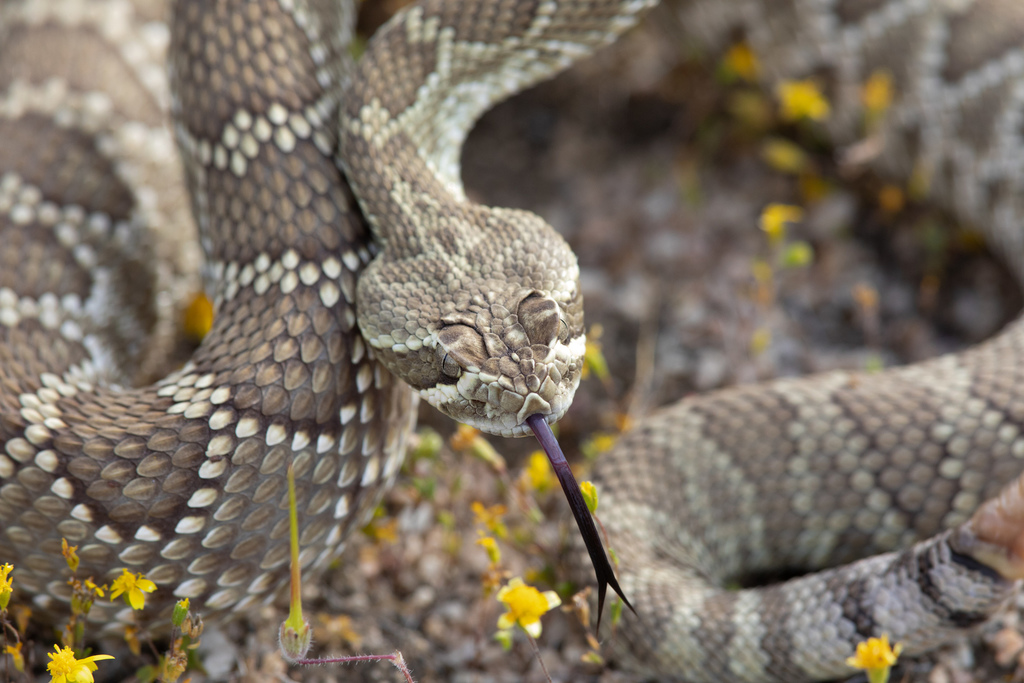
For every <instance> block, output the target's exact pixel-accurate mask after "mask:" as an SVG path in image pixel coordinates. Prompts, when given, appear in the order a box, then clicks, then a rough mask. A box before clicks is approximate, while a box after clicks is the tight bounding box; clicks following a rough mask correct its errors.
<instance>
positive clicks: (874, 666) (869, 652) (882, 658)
mask: <svg viewBox="0 0 1024 683" xmlns="http://www.w3.org/2000/svg"><path fill="white" fill-rule="evenodd" d="M902 651H903V645H901V644H900V643H896V645H895V646H893V647H890V646H889V634H887V633H883V634H882V637H881V638H868V639H867V640H864V641H861V642H860V643H857V654H856V655H854V656H853V657H849V658H847V660H846V663H847V665H849V666H852V667H853V668H855V669H862V670H863V671H865V672H866V673H867V676H868V681H870V683H886V681H888V680H889V669H891V668H892V666H893V664H895V663H896V659H897V658H898V657H899V656H900V652H902Z"/></svg>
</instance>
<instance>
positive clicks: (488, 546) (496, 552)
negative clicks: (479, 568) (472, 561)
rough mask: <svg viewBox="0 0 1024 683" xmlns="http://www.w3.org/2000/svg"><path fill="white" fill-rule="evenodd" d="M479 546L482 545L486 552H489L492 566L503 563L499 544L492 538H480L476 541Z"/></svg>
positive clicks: (488, 556)
mask: <svg viewBox="0 0 1024 683" xmlns="http://www.w3.org/2000/svg"><path fill="white" fill-rule="evenodd" d="M476 544H477V545H482V546H483V547H484V550H486V551H487V558H488V559H489V560H490V561H491V564H498V563H499V562H501V550H500V549H499V548H498V542H497V541H495V540H494V538H493V537H491V536H484V537H482V538H478V539H477V541H476Z"/></svg>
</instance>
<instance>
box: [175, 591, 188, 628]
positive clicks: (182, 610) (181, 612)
mask: <svg viewBox="0 0 1024 683" xmlns="http://www.w3.org/2000/svg"><path fill="white" fill-rule="evenodd" d="M188 605H189V602H188V598H182V599H181V600H178V602H176V603H174V611H173V612H172V613H171V623H172V624H174V625H175V626H177V627H178V628H181V625H182V624H183V623H185V617H187V616H188Z"/></svg>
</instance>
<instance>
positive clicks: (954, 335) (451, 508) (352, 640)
mask: <svg viewBox="0 0 1024 683" xmlns="http://www.w3.org/2000/svg"><path fill="white" fill-rule="evenodd" d="M716 60H717V57H716V56H715V55H705V56H704V62H703V64H702V63H701V62H700V60H683V59H682V58H681V57H680V50H679V49H678V46H677V45H675V44H674V43H673V41H672V37H671V35H670V34H669V33H668V32H667V31H665V30H664V27H663V22H661V21H659V20H658V15H655V17H654V21H647V22H646V23H645V24H644V26H643V27H641V28H640V29H639V30H638V31H635V32H633V33H631V34H630V35H629V36H628V37H627V38H626V39H625V40H624V41H622V42H621V43H620V44H618V45H616V46H614V47H612V48H611V49H608V50H606V51H604V52H603V53H601V54H600V55H598V56H597V57H596V58H593V59H590V60H588V61H586V62H585V63H583V64H581V65H579V66H577V67H575V68H574V69H572V70H571V71H570V72H568V73H566V74H564V75H563V76H560V77H559V78H557V79H555V80H554V81H552V82H549V83H546V84H543V85H540V86H538V87H536V88H534V89H532V90H530V91H528V92H526V93H523V94H521V95H519V96H517V97H515V98H513V99H512V100H511V101H509V102H507V103H505V104H503V105H501V106H499V107H497V108H496V109H495V110H493V111H492V112H490V113H489V114H487V115H486V116H485V117H484V119H483V120H482V121H481V122H480V124H479V125H478V126H477V128H476V129H475V130H474V132H473V134H472V136H471V138H470V140H469V143H468V145H467V148H466V151H465V154H464V159H463V177H464V178H465V182H466V186H467V191H468V193H469V195H470V196H471V197H472V198H473V199H476V200H478V201H482V202H484V203H487V204H491V205H498V206H512V207H522V208H527V209H530V210H532V211H534V212H536V213H538V214H539V215H541V216H543V217H544V218H545V219H547V220H548V221H549V222H550V223H551V224H552V225H553V226H554V227H555V228H556V229H557V230H558V231H559V232H561V233H562V234H563V235H564V236H565V237H566V239H567V240H568V241H569V242H570V244H571V245H572V247H573V248H574V249H575V251H576V253H577V255H578V256H579V260H580V266H581V269H582V283H583V291H584V297H585V302H586V315H587V325H588V327H589V328H590V330H591V332H592V337H596V334H595V333H596V331H597V330H598V329H600V330H601V332H600V337H599V342H600V345H601V347H602V349H603V353H604V357H605V358H606V360H607V365H608V368H609V374H608V377H607V379H606V380H604V381H602V380H601V379H599V378H597V377H594V376H591V377H590V378H589V379H587V380H585V381H584V382H583V383H582V385H581V387H580V389H579V391H578V393H577V397H576V400H575V403H574V405H573V407H572V409H571V410H570V411H569V413H568V414H567V415H566V417H565V418H564V420H563V421H562V422H561V424H560V437H559V438H560V441H561V443H562V446H563V448H564V449H565V450H566V452H567V455H568V457H569V459H570V461H576V462H582V460H584V458H583V457H582V456H581V452H582V451H584V450H587V448H592V447H593V444H594V437H595V435H600V434H603V433H609V434H610V433H614V432H616V431H617V430H618V429H619V428H620V427H621V426H622V424H623V422H624V421H625V419H626V418H627V417H628V419H631V420H637V419H641V418H642V417H643V416H644V415H645V414H646V413H648V412H650V411H651V410H652V409H653V408H655V407H657V406H661V405H665V404H667V403H670V402H672V401H675V400H678V399H679V398H681V397H683V396H685V395H687V394H689V393H692V392H704V391H708V390H712V389H715V388H717V387H722V386H726V385H730V384H734V383H738V382H753V381H758V380H763V379H766V378H771V377H776V376H784V375H797V374H807V373H811V372H816V371H821V370H828V369H833V368H865V367H877V366H889V365H895V364H901V363H906V362H912V361H915V360H918V359H922V358H926V357H930V356H934V355H936V354H938V353H942V352H946V351H951V350H956V349H959V348H963V347H964V346H966V345H969V344H971V343H973V342H975V341H978V340H980V339H983V338H985V337H987V336H989V335H991V334H992V333H993V332H994V331H996V330H998V329H999V328H1000V327H1001V326H1002V325H1003V324H1005V323H1006V322H1007V321H1008V320H1009V319H1011V318H1012V317H1013V315H1015V313H1016V311H1017V310H1018V308H1019V306H1020V294H1019V292H1018V290H1017V288H1016V285H1015V284H1014V283H1013V280H1012V279H1011V277H1010V276H1009V275H1008V273H1007V272H1006V270H1005V269H1004V268H1002V266H1000V265H999V264H998V262H997V261H996V260H995V259H994V258H993V257H992V256H991V255H990V254H989V253H988V252H987V251H985V249H984V247H983V245H981V244H980V243H979V241H978V240H977V239H976V238H975V237H974V236H973V233H971V232H969V231H963V230H959V231H958V230H957V226H955V224H954V223H953V222H951V221H950V220H949V219H948V218H946V217H944V216H942V215H941V214H939V213H937V212H935V211H932V210H929V209H928V208H927V207H922V206H917V205H914V204H913V203H909V204H908V205H906V206H904V207H903V208H901V209H900V210H898V211H892V210H887V209H886V208H884V207H880V205H879V202H878V193H879V190H880V188H881V187H882V186H881V184H880V183H879V182H878V181H876V180H874V179H871V178H866V177H859V178H856V179H853V180H850V179H849V178H846V177H845V175H844V174H843V173H841V171H840V170H839V169H838V168H837V166H836V164H835V162H834V158H835V154H834V151H833V150H830V149H827V148H822V147H820V146H812V147H811V148H810V149H808V150H807V154H808V155H809V157H810V159H811V164H812V167H813V169H814V176H815V177H816V178H818V179H819V180H821V182H822V185H821V187H822V188H823V190H822V191H821V192H820V195H821V196H820V197H818V198H817V199H815V200H814V201H810V202H809V201H807V195H806V187H805V186H803V185H802V183H801V181H800V180H799V179H798V178H797V177H796V176H794V175H792V174H787V173H783V172H780V171H778V170H775V169H773V168H772V167H771V165H769V164H768V163H766V162H765V161H764V159H763V156H762V150H763V148H764V144H765V141H766V140H767V139H768V138H770V137H775V136H781V137H782V138H784V139H789V140H793V141H796V142H802V140H801V136H800V134H799V131H793V130H790V129H787V128H785V127H783V126H769V127H768V129H767V130H765V131H757V132H752V131H750V130H748V129H746V128H745V127H744V124H743V123H742V122H741V121H739V120H738V119H737V117H736V116H735V115H734V113H732V112H733V108H732V104H733V103H735V101H736V99H735V98H736V93H737V92H747V91H746V90H744V89H743V88H742V86H736V85H727V84H724V83H723V82H722V79H721V78H720V77H717V76H716V75H715V72H714V69H713V68H712V69H709V68H707V64H708V63H710V64H711V65H714V64H715V63H716ZM751 92H755V93H756V92H757V91H753V90H752V89H751ZM765 97H766V102H768V103H769V104H771V99H770V97H768V96H765ZM770 203H786V204H796V205H801V206H804V207H805V216H804V220H802V221H801V222H799V223H798V224H796V225H794V226H793V228H792V230H791V231H790V233H789V234H788V235H787V237H786V238H785V242H784V245H783V246H782V247H778V246H776V247H772V246H771V245H770V244H769V241H768V238H767V237H766V235H765V233H764V232H763V231H761V230H759V228H758V216H759V215H760V214H761V212H762V210H763V209H764V207H765V206H767V205H768V204H770ZM890 209H891V207H890ZM798 241H802V242H806V243H807V244H808V245H810V248H811V252H812V254H813V258H812V259H811V260H810V262H809V263H807V264H805V265H795V266H791V267H782V266H777V267H774V268H773V270H772V273H771V278H770V280H769V281H765V279H764V278H763V277H762V279H761V280H758V278H757V277H755V274H754V273H755V270H756V268H755V267H754V265H753V264H755V263H756V262H757V261H758V260H762V261H765V262H767V263H773V262H774V261H775V260H776V259H778V258H779V253H780V250H783V249H786V248H788V247H787V246H786V245H790V244H792V243H795V242H798ZM872 292H873V293H874V294H872ZM872 297H873V298H874V300H875V303H874V304H872ZM421 425H422V427H423V428H424V429H429V430H433V431H436V432H437V433H439V434H441V435H442V436H443V437H444V438H445V439H447V438H448V437H449V436H450V435H451V434H452V433H453V431H454V426H453V425H452V424H451V423H450V421H448V420H447V419H446V418H443V417H442V416H440V415H439V414H437V413H436V412H434V411H433V409H432V408H429V407H424V408H423V409H422V411H421ZM598 442H599V441H598ZM491 443H492V444H493V446H494V447H495V448H496V449H497V450H498V451H499V452H500V453H501V454H502V455H503V456H504V457H505V459H506V461H507V463H508V475H507V477H506V478H505V479H502V477H500V476H498V475H497V474H496V473H495V471H494V469H493V468H491V467H489V466H488V465H486V464H484V463H483V462H481V461H479V460H476V459H473V458H472V457H470V456H468V455H466V454H456V453H454V452H452V450H451V449H450V448H448V447H447V446H446V447H445V448H444V449H442V451H441V452H440V453H439V454H438V455H436V456H433V457H424V458H420V459H418V460H415V461H414V462H410V464H409V465H408V466H407V468H406V471H405V472H404V473H403V475H402V476H401V478H400V480H399V482H398V484H397V486H396V487H395V489H394V490H393V491H392V492H391V493H390V494H389V495H388V496H387V498H386V500H385V504H384V506H383V507H384V510H385V512H386V515H387V516H386V517H385V518H382V519H380V520H378V522H377V523H376V525H375V528H376V529H377V533H376V534H375V535H376V538H373V537H371V536H365V535H360V536H359V537H358V538H356V539H354V540H353V541H352V543H351V544H350V547H349V549H348V551H347V552H346V554H345V555H344V557H342V558H341V559H340V560H339V561H338V565H337V568H336V569H335V570H333V571H332V572H331V573H330V574H329V575H328V576H327V577H326V578H325V579H324V581H323V582H321V583H319V584H317V585H308V586H306V595H305V598H306V603H307V606H308V607H307V609H309V610H311V611H312V613H313V617H312V620H313V622H314V623H315V624H317V625H318V629H317V635H316V641H315V645H314V648H313V654H315V655H318V656H324V655H329V654H346V653H347V654H353V653H366V652H375V653H387V652H391V651H393V650H395V649H399V650H401V651H402V653H403V654H404V656H405V658H406V659H407V660H408V662H409V665H410V667H411V669H412V672H413V675H414V676H415V679H416V680H417V681H419V682H420V683H425V682H428V681H453V682H455V683H471V682H478V683H490V682H494V683H499V682H506V681H508V682H511V681H529V682H536V681H543V680H545V678H544V675H543V673H542V671H541V667H540V664H539V663H538V661H537V658H536V657H535V655H534V653H533V651H532V650H531V648H530V647H529V645H528V643H527V642H526V641H525V639H523V638H521V637H518V638H516V640H515V642H514V644H513V646H512V649H511V651H508V652H506V651H505V650H504V649H503V648H502V647H501V646H500V645H499V644H498V643H497V642H495V640H494V639H493V635H494V633H495V631H496V625H495V624H496V620H497V618H498V616H499V615H500V614H501V612H502V609H501V605H500V604H499V603H498V602H497V601H496V600H495V598H494V596H493V594H490V595H488V594H486V593H485V588H484V584H485V577H486V575H487V572H488V558H487V555H486V553H485V551H484V548H482V547H481V546H480V545H478V544H477V543H476V541H477V539H478V537H479V536H478V530H479V529H480V528H481V525H480V524H479V523H478V521H477V517H476V516H475V515H474V513H473V511H472V509H471V506H472V504H473V503H474V502H477V501H479V502H481V503H482V504H483V505H485V506H488V507H490V506H494V505H506V506H507V507H508V510H509V512H508V513H507V514H506V515H505V516H504V518H503V520H504V522H505V524H506V526H507V527H508V535H507V538H505V539H499V546H500V548H501V551H502V568H503V569H504V570H506V571H507V572H508V573H509V575H510V576H513V575H522V576H527V577H529V578H531V580H532V581H534V582H535V583H537V584H538V585H541V586H542V587H543V588H545V589H546V588H553V587H561V583H562V582H561V580H560V579H559V578H558V577H559V566H558V561H559V556H560V553H562V552H563V548H564V546H565V539H566V536H567V534H569V533H575V530H574V528H572V527H571V524H572V522H571V519H570V518H569V517H568V515H567V508H566V505H565V502H564V499H563V498H562V496H561V494H560V492H558V491H557V490H556V491H552V492H547V493H543V494H537V496H536V501H537V504H538V505H539V508H540V510H541V511H542V513H543V519H541V520H540V521H537V520H536V519H535V518H531V516H530V515H529V514H528V513H527V512H525V511H524V510H523V508H522V506H521V505H520V504H519V503H518V502H517V501H516V499H515V497H514V496H513V495H512V494H510V492H509V489H508V486H507V485H506V484H507V483H508V482H509V481H515V480H517V479H518V478H519V477H520V473H521V471H522V469H523V467H524V464H525V463H526V458H527V456H528V455H529V454H530V452H531V451H532V450H533V449H534V445H533V442H532V440H521V441H517V442H512V441H503V440H500V439H494V440H492V441H491ZM584 476H585V475H584ZM392 532H393V536H392V535H391V534H392ZM281 618H282V613H281V612H275V611H273V610H267V612H266V613H264V614H262V615H259V616H258V617H256V618H254V619H253V620H252V622H251V623H248V624H236V625H232V626H228V627H225V628H222V629H218V630H213V629H211V630H210V631H208V633H207V634H206V635H205V637H204V639H203V646H202V648H201V650H200V652H201V656H202V659H203V661H204V663H205V666H206V669H207V671H208V677H209V678H210V679H220V678H233V679H236V680H242V681H273V680H277V681H285V680H303V681H324V682H327V681H399V680H402V678H401V675H400V674H399V673H398V672H397V671H396V670H395V669H394V668H392V667H390V666H389V665H387V664H386V663H377V664H367V663H363V664H358V665H346V666H337V665H329V666H322V667H316V668H305V669H303V668H295V667H287V666H285V664H284V663H283V661H282V660H281V658H280V656H279V655H278V654H277V650H276V632H277V627H278V624H279V622H280V619H281ZM1015 619H1016V615H1008V616H1007V617H1006V619H1005V620H1004V622H1002V625H1008V626H1010V627H1013V626H1015V623H1016V622H1015ZM543 624H544V628H543V634H542V636H541V638H540V639H539V647H540V654H541V658H542V659H543V662H544V664H545V665H546V667H547V670H548V671H549V672H550V674H551V678H552V679H553V680H555V681H593V682H597V681H600V682H601V683H612V682H618V681H630V680H633V679H632V678H630V677H629V676H628V675H626V674H623V673H621V672H618V671H616V670H615V669H614V667H611V668H608V667H601V666H597V665H594V664H584V663H582V662H581V657H583V655H585V654H586V653H587V652H588V650H589V648H588V645H587V642H586V639H585V632H584V630H583V628H582V627H581V626H580V624H579V622H578V620H577V618H576V616H575V615H574V614H572V613H566V612H562V611H560V610H556V611H555V612H554V613H552V614H549V615H547V616H545V618H544V621H543ZM998 630H999V629H998V626H990V627H987V628H986V629H985V631H984V634H985V636H984V637H981V638H977V639H975V641H974V643H972V644H968V643H964V644H959V645H957V646H955V647H951V648H947V649H945V650H943V651H941V652H940V653H939V654H938V655H936V656H935V657H932V658H930V659H928V660H927V661H925V662H921V663H911V664H910V665H909V666H905V667H904V668H903V669H901V671H900V672H899V673H897V674H896V675H894V677H893V679H892V680H894V681H903V680H907V681H911V680H914V681H917V680H920V681H929V683H944V682H946V681H949V682H951V683H960V682H963V681H968V680H994V677H996V676H998V677H1000V678H1002V677H1007V679H1008V677H1009V676H1011V675H1012V673H1013V669H1012V667H1011V668H999V667H996V665H995V664H993V663H992V656H993V655H992V648H991V647H990V646H989V645H987V644H985V643H986V642H988V641H989V640H991V637H992V635H993V634H995V633H996V632H997V631H998ZM609 632H610V631H609V630H608V628H607V626H604V627H602V633H601V636H602V638H603V639H608V638H609V637H610V636H609ZM520 635H521V634H520ZM612 637H613V636H612ZM1000 637H1003V638H1004V639H1005V638H1009V637H1010V636H1009V635H1006V634H1005V633H1004V634H1003V635H1002V636H1000ZM979 642H980V643H981V644H980V645H979V644H978V643H979ZM936 662H938V665H936ZM972 672H973V675H972ZM203 678H204V676H203V675H202V674H196V675H194V676H193V680H194V681H198V680H202V679H203ZM853 680H856V679H853ZM860 680H863V679H860Z"/></svg>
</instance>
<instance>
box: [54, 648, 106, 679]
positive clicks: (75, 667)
mask: <svg viewBox="0 0 1024 683" xmlns="http://www.w3.org/2000/svg"><path fill="white" fill-rule="evenodd" d="M53 649H54V651H53V652H48V653H47V656H48V657H49V658H50V663H49V664H47V665H46V670H47V671H49V672H50V682H51V683H92V680H93V678H92V672H93V671H95V670H96V668H97V667H96V662H98V661H100V660H101V659H113V657H112V656H111V655H93V656H92V657H86V658H85V659H75V651H74V650H72V649H71V648H70V647H61V646H60V645H54V646H53Z"/></svg>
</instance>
